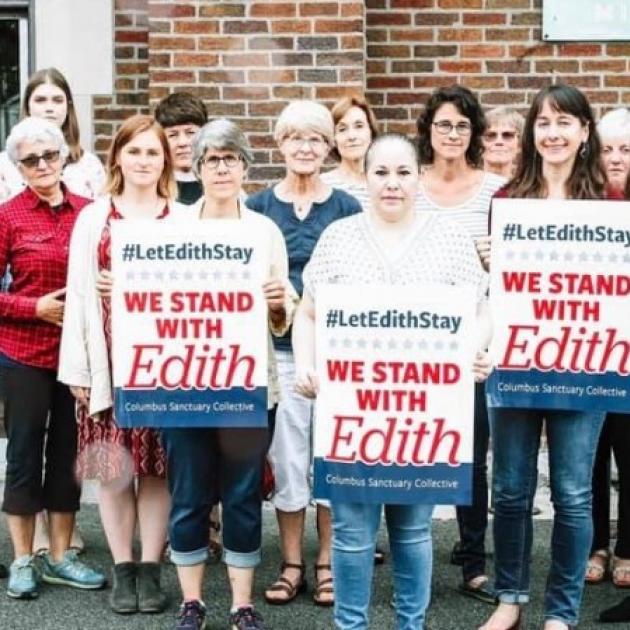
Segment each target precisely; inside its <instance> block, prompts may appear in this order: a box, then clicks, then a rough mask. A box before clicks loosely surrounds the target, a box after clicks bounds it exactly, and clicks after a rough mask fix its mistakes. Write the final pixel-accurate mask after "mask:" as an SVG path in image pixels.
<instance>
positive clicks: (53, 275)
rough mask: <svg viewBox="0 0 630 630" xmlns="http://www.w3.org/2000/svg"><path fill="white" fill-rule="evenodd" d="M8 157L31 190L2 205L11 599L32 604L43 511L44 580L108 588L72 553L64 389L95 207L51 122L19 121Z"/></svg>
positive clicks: (0, 337)
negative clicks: (83, 253) (87, 216)
mask: <svg viewBox="0 0 630 630" xmlns="http://www.w3.org/2000/svg"><path fill="white" fill-rule="evenodd" d="M7 153H8V155H9V157H10V159H11V160H12V162H13V163H14V164H15V166H16V167H17V168H18V170H19V171H20V173H21V175H22V177H23V178H24V180H25V181H26V183H27V187H26V189H25V190H24V191H23V192H21V193H19V194H18V195H17V196H15V197H13V198H12V199H11V200H10V201H8V202H6V203H4V204H2V205H1V206H0V273H4V271H5V270H6V268H7V265H10V266H11V273H12V276H13V282H12V283H11V287H10V289H9V291H8V292H7V293H0V323H1V329H0V330H1V332H0V370H1V371H2V381H3V383H4V392H3V394H4V405H5V424H6V427H7V438H8V443H7V469H6V482H5V489H4V502H3V505H2V509H3V511H4V512H6V513H7V520H8V525H9V532H10V534H11V540H12V543H13V549H14V553H15V560H14V562H13V563H12V565H11V568H10V576H9V585H8V589H7V593H8V595H9V596H10V597H14V598H20V599H32V598H34V597H36V596H37V594H38V574H37V572H36V571H35V567H34V565H33V537H34V530H35V515H36V514H37V513H38V512H40V511H41V510H47V511H48V515H49V521H50V534H51V537H50V553H48V554H46V555H45V556H44V566H43V573H42V579H43V580H44V581H45V582H50V583H54V584H66V585H69V586H75V587H77V588H88V589H89V588H100V587H102V586H103V585H104V583H105V577H104V576H103V575H102V574H101V573H99V572H97V571H93V570H92V569H89V568H88V567H86V566H85V565H84V564H82V563H81V562H79V561H78V560H77V558H76V554H75V553H74V552H71V551H68V547H69V545H70V537H71V534H72V528H73V524H74V518H75V513H76V511H77V510H78V509H79V496H80V488H79V485H78V483H77V481H76V479H75V476H74V460H75V457H76V450H77V428H76V423H75V416H74V400H73V398H72V395H71V393H70V391H69V389H68V387H67V386H65V385H62V384H61V383H59V382H58V381H57V363H58V356H59V342H60V336H61V322H62V319H63V313H64V301H63V300H64V293H65V281H66V271H67V265H68V244H69V240H70V233H71V231H72V228H73V226H74V222H75V220H76V218H77V216H78V214H79V212H80V210H81V209H82V208H83V207H84V206H85V205H86V204H87V203H88V199H85V198H83V197H79V196H77V195H74V194H72V193H70V192H69V191H68V189H67V188H66V187H65V185H64V184H62V183H61V181H60V180H61V170H62V167H63V164H64V161H65V158H66V156H67V155H68V145H67V144H66V141H65V139H64V137H63V134H62V133H61V131H60V130H59V129H58V127H56V126H55V125H54V124H52V123H51V122H49V121H46V120H43V119H41V118H25V119H24V120H22V121H21V122H19V123H18V124H17V125H15V127H14V128H13V130H12V131H11V134H10V135H9V138H8V139H7ZM44 462H45V463H44ZM42 473H43V474H42Z"/></svg>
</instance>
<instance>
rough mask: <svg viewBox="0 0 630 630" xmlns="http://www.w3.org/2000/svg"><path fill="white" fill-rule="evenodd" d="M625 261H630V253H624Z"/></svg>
mask: <svg viewBox="0 0 630 630" xmlns="http://www.w3.org/2000/svg"><path fill="white" fill-rule="evenodd" d="M623 262H625V263H627V262H630V254H624V255H623Z"/></svg>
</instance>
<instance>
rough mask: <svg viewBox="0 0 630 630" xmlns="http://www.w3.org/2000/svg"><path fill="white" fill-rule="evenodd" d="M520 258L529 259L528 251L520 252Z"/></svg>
mask: <svg viewBox="0 0 630 630" xmlns="http://www.w3.org/2000/svg"><path fill="white" fill-rule="evenodd" d="M521 260H529V252H521Z"/></svg>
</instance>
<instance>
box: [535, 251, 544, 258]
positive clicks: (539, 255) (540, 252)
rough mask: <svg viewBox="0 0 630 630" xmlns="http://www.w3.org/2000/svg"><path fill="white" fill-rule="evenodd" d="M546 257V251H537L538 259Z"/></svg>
mask: <svg viewBox="0 0 630 630" xmlns="http://www.w3.org/2000/svg"><path fill="white" fill-rule="evenodd" d="M544 257H545V254H544V252H542V251H540V250H538V251H537V252H536V260H542V259H543V258H544Z"/></svg>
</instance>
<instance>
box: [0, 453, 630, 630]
mask: <svg viewBox="0 0 630 630" xmlns="http://www.w3.org/2000/svg"><path fill="white" fill-rule="evenodd" d="M0 447H1V444H0ZM1 453H2V451H1V448H0V486H1V485H2V484H1V477H2V474H1V473H2V466H1V459H2V457H1ZM539 469H540V476H539V491H538V494H537V499H536V504H537V505H538V506H539V507H540V508H541V510H542V513H541V515H540V516H539V517H537V518H536V523H535V539H534V546H533V558H532V571H531V573H532V590H531V599H532V601H531V604H530V605H529V606H528V608H527V619H526V623H525V626H524V627H525V628H526V629H527V630H539V629H540V628H541V627H542V609H541V604H542V593H543V590H544V582H545V577H546V570H547V564H548V561H549V540H550V534H551V521H550V517H551V506H550V503H549V489H548V483H547V482H548V479H547V472H546V471H547V468H546V453H545V452H544V449H543V451H542V452H541V458H540V468H539ZM0 490H1V488H0ZM83 499H84V500H85V501H87V503H85V504H84V505H83V507H82V509H81V512H80V513H79V517H78V520H79V524H80V528H81V532H82V534H83V537H84V539H85V542H86V545H87V550H86V552H85V554H84V556H83V558H84V559H85V561H86V562H89V563H91V564H92V565H94V566H98V567H101V568H102V569H104V570H106V571H109V570H110V568H111V560H110V556H109V553H108V551H107V546H106V543H105V539H104V536H103V533H102V529H101V525H100V521H99V517H98V510H97V508H96V506H95V505H94V503H93V501H94V487H93V486H87V487H86V488H85V491H84V495H83ZM615 502H616V498H613V501H612V503H613V504H615ZM453 517H454V510H453V508H452V507H446V506H444V507H439V508H437V509H436V512H435V518H434V525H433V541H434V570H433V596H432V605H431V608H430V609H429V612H428V619H427V630H474V629H475V628H477V626H478V625H480V624H481V623H482V622H483V621H484V619H485V618H486V617H487V616H488V615H489V613H490V612H491V611H492V607H490V606H488V605H487V604H483V603H479V602H477V601H475V600H472V599H469V598H466V597H463V596H462V595H460V594H459V593H458V592H457V590H456V587H457V584H458V583H459V582H460V581H461V574H460V569H459V568H458V567H454V566H451V565H450V564H449V555H450V550H451V547H452V545H453V543H454V542H455V540H456V539H457V524H456V522H455V520H454V518H453ZM307 518H308V521H307V536H306V552H305V561H306V562H307V565H308V566H309V570H308V580H309V588H308V590H307V592H306V593H305V594H304V595H300V596H298V598H297V600H296V601H295V602H293V603H292V604H291V605H290V606H280V607H273V606H268V605H266V604H265V603H264V602H263V600H262V591H263V590H264V588H265V587H266V586H267V585H268V584H270V583H271V582H273V580H274V579H275V578H276V576H277V571H278V566H279V564H280V554H279V544H278V535H277V528H276V524H275V517H274V512H273V510H272V509H271V507H270V506H268V505H266V506H265V509H264V540H263V562H262V564H261V566H260V567H259V570H258V571H257V574H256V586H255V592H256V601H257V605H258V606H259V609H260V611H261V612H262V614H263V616H264V618H265V620H266V622H267V623H268V624H269V626H270V627H271V628H273V630H324V629H330V628H333V624H332V615H331V611H330V609H324V608H318V607H316V606H314V605H313V603H312V599H311V598H312V585H313V572H312V565H313V563H314V560H315V545H316V536H315V526H314V512H313V510H309V512H308V516H307ZM381 542H382V543H383V545H384V546H385V547H386V545H387V540H386V536H385V534H384V532H381ZM488 548H489V549H488V550H489V552H490V553H491V552H492V535H491V531H490V534H489V535H488ZM10 558H11V550H10V543H9V538H8V534H7V531H6V525H5V522H4V519H2V522H1V523H0V561H2V562H4V563H6V564H8V563H9V561H10ZM488 569H489V570H490V572H491V570H492V561H491V560H490V561H489V564H488ZM163 584H164V587H165V589H166V591H167V593H168V594H169V596H170V598H171V604H170V607H169V609H168V610H167V611H166V612H165V613H163V614H161V615H133V616H120V615H115V614H114V613H112V612H111V611H110V610H109V607H108V604H107V597H108V594H109V591H108V590H104V591H97V592H83V591H77V590H74V589H71V588H67V587H63V586H52V585H43V586H42V589H41V592H40V596H39V599H37V600H34V601H28V602H25V601H14V600H10V599H9V598H8V597H5V596H4V594H3V593H2V591H3V590H4V589H5V588H6V580H2V581H0V630H32V629H38V630H39V629H44V630H118V629H120V630H132V629H133V630H136V629H137V630H170V629H172V628H173V627H174V616H175V613H176V610H177V605H178V603H179V602H178V598H179V590H178V587H177V580H176V575H175V569H174V567H173V566H172V565H165V567H164V571H163ZM228 593H229V591H228V584H227V579H226V576H225V570H224V568H223V566H222V565H220V564H215V565H209V566H208V569H207V571H206V578H205V584H204V594H205V600H206V604H207V605H208V609H209V612H210V614H209V619H210V623H209V626H208V630H219V629H226V628H228V624H227V610H228V606H229V595H228ZM628 594H630V592H628ZM624 595H625V593H624V592H623V591H620V590H618V589H616V588H614V587H613V586H612V585H611V583H610V582H607V583H605V584H602V585H598V586H589V587H587V589H586V592H585V597H584V603H583V607H582V622H581V623H580V626H579V627H580V629H581V630H594V629H596V628H606V627H610V628H614V629H616V628H620V629H621V628H624V629H625V630H627V629H628V628H630V624H616V625H610V626H602V625H601V624H598V623H597V622H596V619H597V614H598V613H599V611H601V610H602V609H604V608H607V607H608V606H611V605H613V604H615V603H616V602H617V601H619V600H620V599H621V598H622V597H623V596H624ZM391 597H392V583H391V565H390V563H389V562H387V563H386V564H384V565H383V566H380V567H376V568H375V573H374V588H373V597H372V609H371V625H370V628H371V629H379V630H390V629H391V630H395V627H396V625H395V619H394V613H393V611H392V610H391V608H390V606H389V602H390V600H391Z"/></svg>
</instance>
